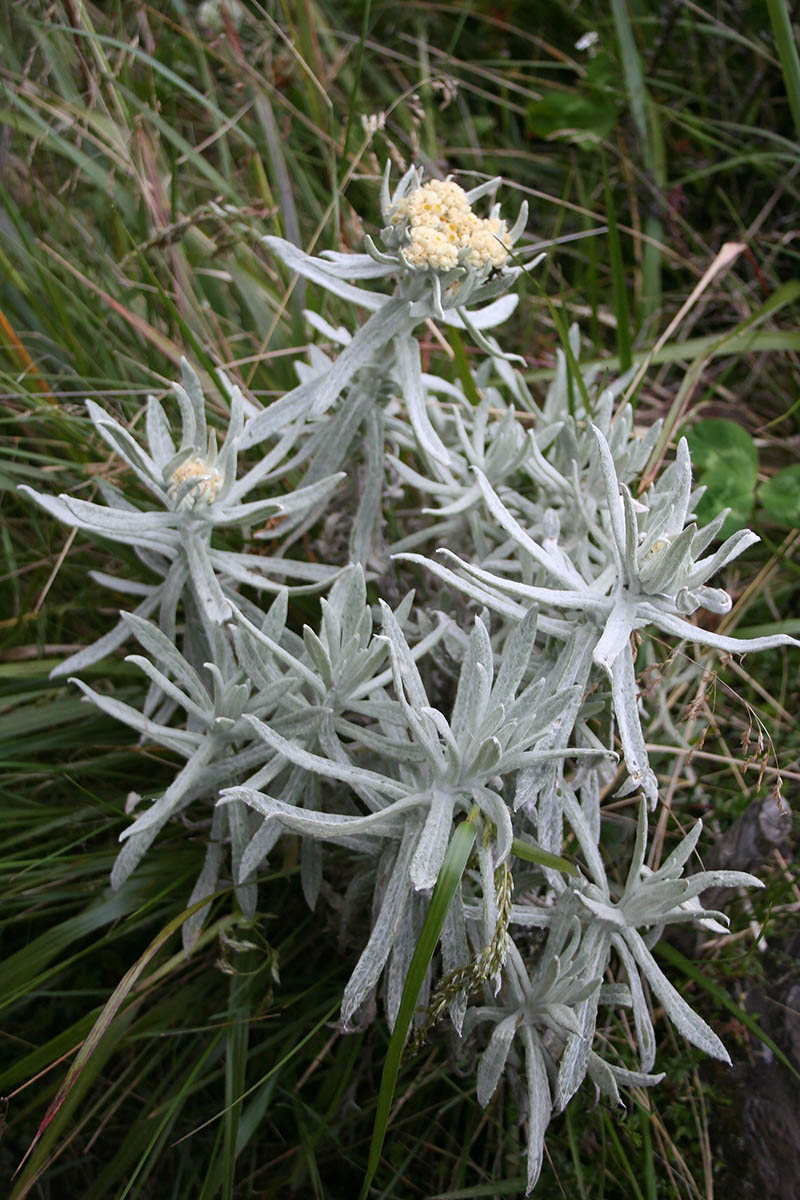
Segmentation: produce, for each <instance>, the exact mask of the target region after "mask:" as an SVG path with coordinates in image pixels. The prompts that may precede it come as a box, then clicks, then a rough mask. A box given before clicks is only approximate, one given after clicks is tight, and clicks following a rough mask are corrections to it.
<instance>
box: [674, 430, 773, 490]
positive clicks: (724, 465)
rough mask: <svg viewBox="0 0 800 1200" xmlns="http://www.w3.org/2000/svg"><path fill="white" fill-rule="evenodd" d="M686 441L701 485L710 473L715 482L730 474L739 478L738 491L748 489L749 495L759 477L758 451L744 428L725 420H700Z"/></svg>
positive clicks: (706, 480)
mask: <svg viewBox="0 0 800 1200" xmlns="http://www.w3.org/2000/svg"><path fill="white" fill-rule="evenodd" d="M687 439H688V442H689V449H690V451H691V454H692V462H693V464H694V468H695V471H696V472H697V474H698V475H699V476H700V479H699V482H700V483H705V484H708V478H707V477H708V475H710V474H711V473H712V472H713V473H714V475H715V480H716V479H721V478H722V475H723V474H724V473H725V472H730V473H731V474H735V475H736V476H737V477H738V483H739V485H740V490H741V491H744V489H745V487H749V490H750V492H751V494H752V492H753V489H754V488H755V486H756V479H757V477H758V450H757V449H756V447H755V443H754V442H753V439H752V437H751V436H750V434H749V433H748V432H747V430H746V429H743V428H742V426H741V425H737V424H736V422H735V421H727V420H725V418H724V417H710V418H709V419H708V420H706V421H699V422H698V423H697V425H695V427H694V428H693V429H692V430H690V432H689V433H688V435H687Z"/></svg>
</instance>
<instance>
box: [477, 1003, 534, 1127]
mask: <svg viewBox="0 0 800 1200" xmlns="http://www.w3.org/2000/svg"><path fill="white" fill-rule="evenodd" d="M499 1011H502V1010H499ZM522 1017H523V1014H522V1013H521V1012H520V1011H518V1010H515V1011H514V1012H512V1013H509V1015H508V1016H506V1017H504V1018H503V1019H502V1020H501V1021H498V1022H497V1024H496V1025H495V1027H494V1029H493V1030H492V1036H491V1037H490V1038H489V1044H488V1046H487V1047H486V1049H485V1050H484V1052H483V1054H482V1055H481V1060H480V1062H479V1064H478V1073H477V1081H476V1090H477V1096H478V1103H479V1104H480V1106H481V1108H486V1105H487V1104H488V1103H489V1101H490V1100H491V1098H492V1096H493V1095H494V1094H495V1092H496V1091H497V1085H498V1083H499V1082H500V1077H501V1075H502V1074H503V1071H504V1070H505V1066H506V1062H507V1060H508V1055H509V1051H510V1050H511V1043H512V1042H513V1040H514V1037H515V1035H516V1033H517V1029H518V1026H519V1024H520V1021H521V1019H522Z"/></svg>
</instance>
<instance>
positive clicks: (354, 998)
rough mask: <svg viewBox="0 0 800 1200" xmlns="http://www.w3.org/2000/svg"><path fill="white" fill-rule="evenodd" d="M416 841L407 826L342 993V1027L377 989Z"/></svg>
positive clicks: (400, 913)
mask: <svg viewBox="0 0 800 1200" xmlns="http://www.w3.org/2000/svg"><path fill="white" fill-rule="evenodd" d="M416 842H417V830H416V829H415V827H414V826H413V825H409V826H407V827H406V830H405V832H404V833H403V836H402V839H401V841H400V843H399V845H398V847H397V851H396V857H395V859H394V863H393V865H392V869H391V873H390V875H389V878H388V880H387V881H386V884H385V887H384V888H383V890H382V894H381V897H380V909H379V911H378V916H377V919H376V920H375V923H374V925H373V927H372V932H371V933H370V936H369V939H368V941H367V944H366V946H365V947H364V949H363V950H362V952H361V956H360V957H359V960H358V962H357V963H356V966H355V970H354V971H353V974H352V975H351V976H350V978H349V980H348V981H347V986H346V987H345V990H344V996H343V997H342V1021H343V1023H344V1024H345V1026H346V1025H348V1024H349V1022H350V1021H352V1019H353V1016H354V1015H355V1013H356V1011H357V1010H358V1009H359V1008H360V1007H361V1005H362V1004H363V1002H364V1000H365V999H366V997H367V996H368V995H369V993H370V992H371V991H372V990H373V988H375V987H376V986H377V983H378V980H379V979H380V976H381V972H382V971H383V968H384V967H385V965H386V961H387V959H388V958H389V955H390V953H391V950H392V947H393V945H394V938H395V934H396V932H397V929H398V927H399V925H400V923H401V922H402V920H403V918H404V916H405V910H406V905H407V903H408V896H409V887H408V873H409V868H410V865H411V858H412V855H413V852H414V849H415V846H416Z"/></svg>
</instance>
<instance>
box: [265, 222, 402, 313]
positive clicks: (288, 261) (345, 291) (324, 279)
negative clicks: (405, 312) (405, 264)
mask: <svg viewBox="0 0 800 1200" xmlns="http://www.w3.org/2000/svg"><path fill="white" fill-rule="evenodd" d="M261 240H262V241H263V242H264V244H265V245H266V246H268V247H269V249H270V250H271V251H272V252H273V254H275V255H276V256H277V257H278V258H279V259H280V260H281V262H283V263H284V264H285V265H286V266H287V267H288V268H289V270H290V271H293V272H294V273H295V274H296V275H302V276H303V278H304V279H308V280H309V281H310V282H311V283H317V284H319V285H320V287H323V288H325V290H326V291H327V292H331V293H332V294H333V295H334V296H338V297H339V298H340V299H341V300H349V301H350V302H351V303H352V304H356V305H358V306H359V307H360V308H370V309H373V311H377V310H379V309H380V308H382V307H383V305H385V304H386V303H387V302H388V299H389V298H388V297H387V296H385V295H382V294H381V293H380V292H370V291H367V290H366V289H365V288H358V287H353V286H352V284H349V283H347V282H345V280H346V278H347V275H346V274H345V271H344V270H342V264H341V263H340V262H331V261H329V260H326V259H319V258H314V257H312V255H310V254H306V253H305V252H304V251H303V250H300V249H298V248H297V246H293V245H292V244H291V242H287V241H285V240H284V239H283V238H279V237H274V236H272V235H268V236H266V237H264V238H262V239H261ZM344 257H346V258H352V259H354V260H355V261H354V263H353V271H352V273H350V272H348V274H349V276H350V278H353V279H369V278H379V276H380V275H385V274H388V272H386V271H380V272H378V271H377V267H378V264H376V263H375V262H373V260H372V259H371V258H369V257H368V256H367V255H359V254H354V255H349V254H348V255H346V256H344ZM373 269H375V271H376V273H375V274H370V273H369V272H370V271H371V270H373ZM362 272H367V273H366V274H363V273H362Z"/></svg>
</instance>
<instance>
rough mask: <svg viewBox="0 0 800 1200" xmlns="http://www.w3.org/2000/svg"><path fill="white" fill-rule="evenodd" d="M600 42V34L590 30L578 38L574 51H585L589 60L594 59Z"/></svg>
mask: <svg viewBox="0 0 800 1200" xmlns="http://www.w3.org/2000/svg"><path fill="white" fill-rule="evenodd" d="M599 41H600V34H599V33H598V32H597V30H596V29H590V30H589V32H588V33H584V34H582V35H581V37H579V38H578V40H577V42H576V43H575V49H576V50H585V51H586V52H587V53H588V55H589V57H590V58H594V56H595V54H596V53H597V45H598V42H599Z"/></svg>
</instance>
